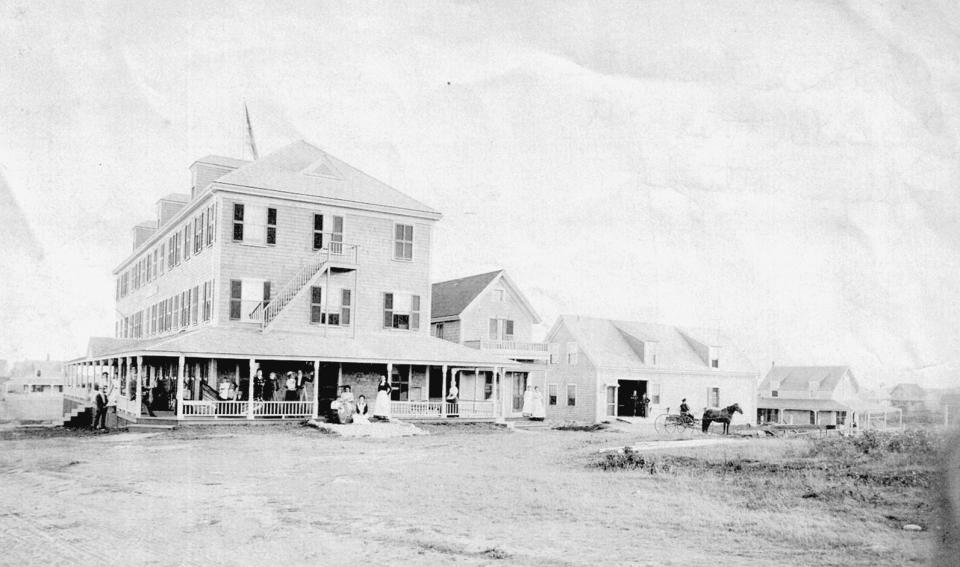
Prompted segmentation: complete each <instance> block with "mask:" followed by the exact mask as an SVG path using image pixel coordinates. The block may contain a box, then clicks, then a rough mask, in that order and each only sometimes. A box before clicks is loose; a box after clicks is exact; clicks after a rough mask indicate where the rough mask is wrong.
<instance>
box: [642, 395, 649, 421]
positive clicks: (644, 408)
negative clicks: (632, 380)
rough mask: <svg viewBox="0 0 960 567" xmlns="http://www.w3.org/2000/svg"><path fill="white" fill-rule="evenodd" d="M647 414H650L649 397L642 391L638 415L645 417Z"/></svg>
mask: <svg viewBox="0 0 960 567" xmlns="http://www.w3.org/2000/svg"><path fill="white" fill-rule="evenodd" d="M648 415H650V398H649V397H647V393H646V392H644V393H643V398H642V399H641V400H640V417H647V416H648Z"/></svg>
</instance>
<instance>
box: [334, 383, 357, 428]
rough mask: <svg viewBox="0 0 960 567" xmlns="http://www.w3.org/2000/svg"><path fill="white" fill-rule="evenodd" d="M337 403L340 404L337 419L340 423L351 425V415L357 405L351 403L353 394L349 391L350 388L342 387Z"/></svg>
mask: <svg viewBox="0 0 960 567" xmlns="http://www.w3.org/2000/svg"><path fill="white" fill-rule="evenodd" d="M337 401H338V402H340V404H339V406H340V407H339V408H337V417H338V418H339V420H340V423H352V422H353V414H354V413H356V411H357V405H356V403H354V401H353V392H351V391H350V386H344V387H343V388H342V390H341V392H340V399H339V400H337Z"/></svg>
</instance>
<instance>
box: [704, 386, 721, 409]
mask: <svg viewBox="0 0 960 567" xmlns="http://www.w3.org/2000/svg"><path fill="white" fill-rule="evenodd" d="M707 407H711V408H718V407H720V388H707Z"/></svg>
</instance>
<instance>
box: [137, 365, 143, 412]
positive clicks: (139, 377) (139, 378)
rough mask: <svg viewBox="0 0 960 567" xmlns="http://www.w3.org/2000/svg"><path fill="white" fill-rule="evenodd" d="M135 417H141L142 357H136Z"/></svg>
mask: <svg viewBox="0 0 960 567" xmlns="http://www.w3.org/2000/svg"><path fill="white" fill-rule="evenodd" d="M136 407H137V411H136V415H137V417H141V416H142V415H143V413H142V412H143V357H142V356H138V357H137V401H136Z"/></svg>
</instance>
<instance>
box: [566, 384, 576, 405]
mask: <svg viewBox="0 0 960 567" xmlns="http://www.w3.org/2000/svg"><path fill="white" fill-rule="evenodd" d="M575 405H577V385H576V384H567V407H572V406H575Z"/></svg>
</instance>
